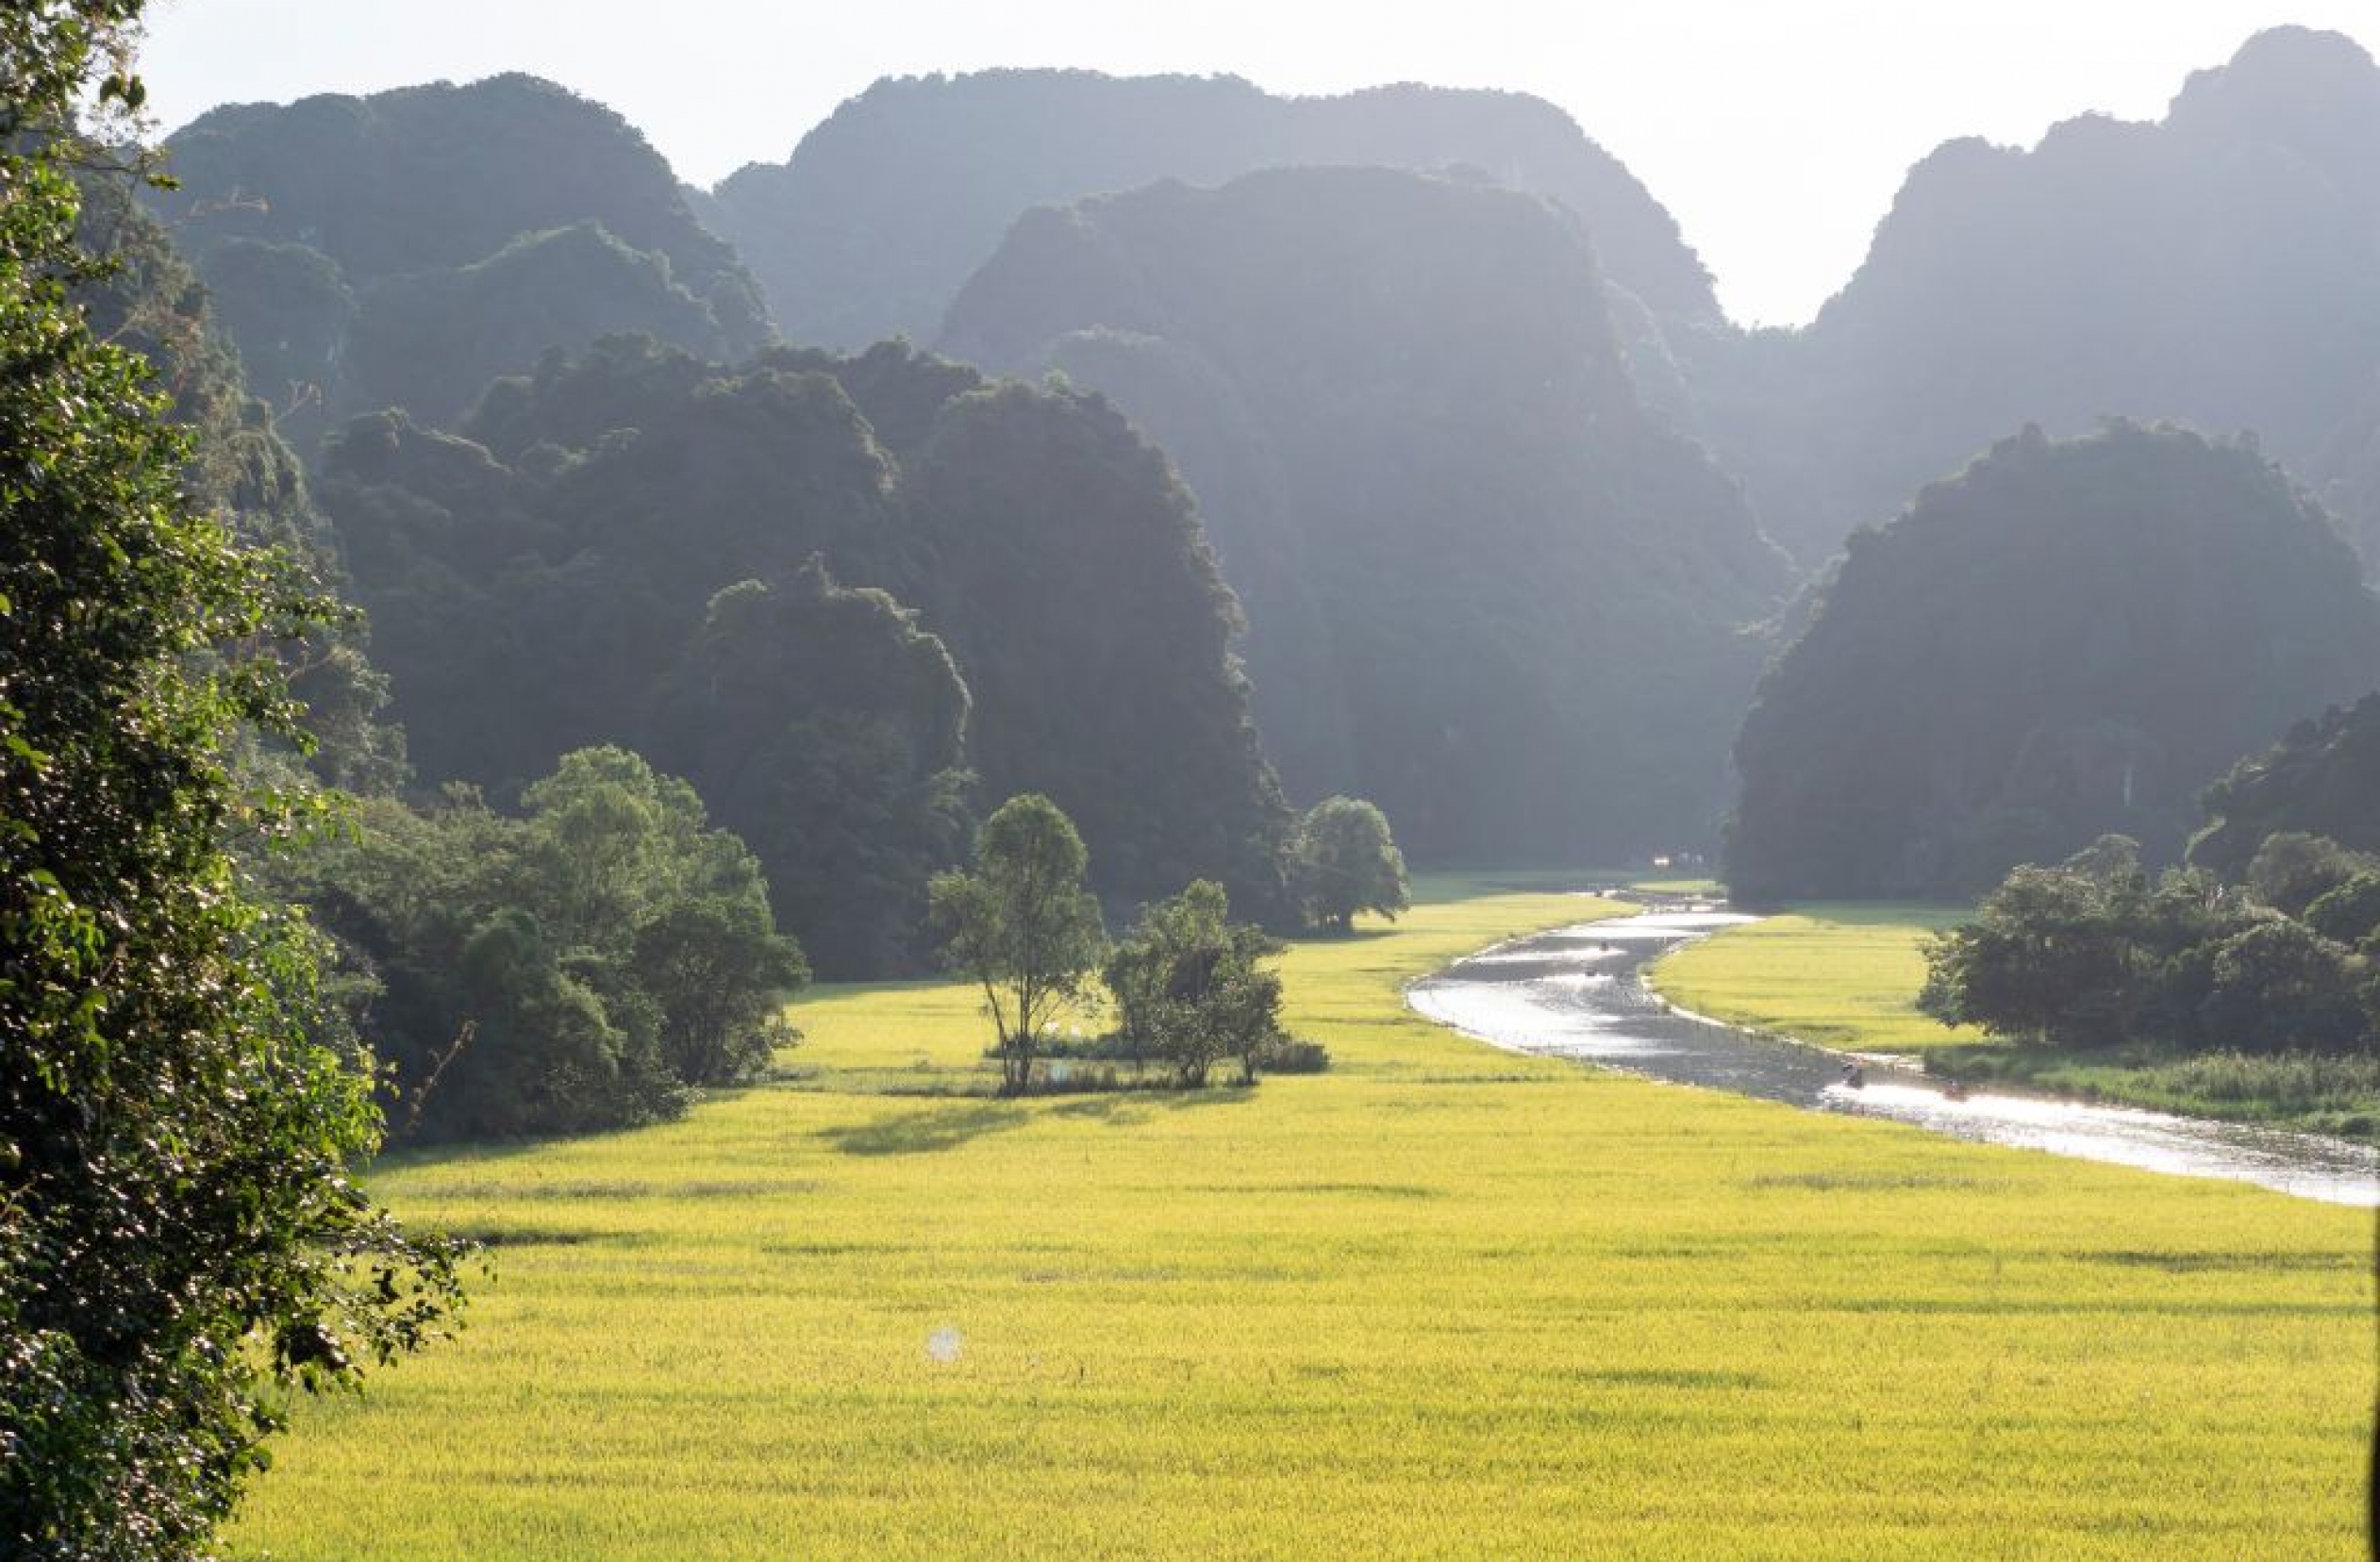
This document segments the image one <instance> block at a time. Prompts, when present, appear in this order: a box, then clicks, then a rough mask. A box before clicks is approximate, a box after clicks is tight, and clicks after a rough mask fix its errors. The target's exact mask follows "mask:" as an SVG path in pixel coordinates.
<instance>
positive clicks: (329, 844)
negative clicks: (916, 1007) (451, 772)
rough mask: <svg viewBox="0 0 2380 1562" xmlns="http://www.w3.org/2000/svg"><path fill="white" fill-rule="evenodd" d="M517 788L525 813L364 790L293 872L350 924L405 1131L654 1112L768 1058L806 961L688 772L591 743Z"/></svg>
mask: <svg viewBox="0 0 2380 1562" xmlns="http://www.w3.org/2000/svg"><path fill="white" fill-rule="evenodd" d="M522 801H523V806H524V808H523V813H522V814H521V815H520V816H517V817H516V816H510V815H505V814H499V813H496V812H494V811H492V810H491V809H489V808H488V807H487V806H485V805H484V804H482V803H481V802H480V800H479V799H478V798H477V797H476V796H475V795H474V794H472V793H470V792H468V791H462V792H458V793H452V794H450V795H449V796H447V797H446V798H445V799H444V800H442V802H441V805H440V806H434V807H431V808H427V809H414V808H410V807H408V806H405V805H404V804H402V803H399V802H397V801H395V800H393V799H389V798H378V799H373V800H370V801H367V802H365V803H363V804H361V805H359V806H358V809H357V820H356V825H357V827H356V828H355V829H353V830H352V831H350V832H347V833H345V834H342V835H341V836H340V837H337V838H334V839H330V840H328V841H325V843H323V844H322V845H320V846H318V847H317V848H316V849H314V850H313V851H311V852H309V853H308V854H307V855H306V856H303V857H302V858H301V859H300V861H299V862H298V863H297V864H296V866H295V868H294V870H293V872H292V873H291V878H290V880H289V882H288V884H287V886H286V888H287V889H288V890H289V892H290V893H291V894H292V895H293V896H295V897H297V898H299V899H302V900H303V901H304V902H305V903H307V904H308V906H311V907H312V908H313V910H314V912H315V914H316V916H317V917H318V918H319V919H320V921H321V922H322V925H323V926H324V927H325V929H326V930H327V931H328V932H330V933H331V934H332V935H333V936H334V938H335V939H337V940H338V942H339V946H340V948H341V953H342V955H343V960H342V967H343V969H344V970H345V972H347V973H348V975H349V977H350V982H349V987H350V989H351V990H352V992H353V996H354V998H355V999H356V1005H355V1006H356V1008H357V1011H358V1013H357V1023H358V1026H359V1028H361V1029H363V1030H365V1031H366V1032H367V1033H369V1034H371V1035H373V1036H374V1037H375V1038H376V1039H378V1040H379V1043H380V1047H381V1050H382V1052H383V1054H384V1055H385V1056H386V1057H387V1058H388V1060H389V1061H390V1063H391V1066H392V1068H393V1070H394V1075H395V1077H394V1095H395V1099H396V1102H397V1104H398V1112H399V1116H400V1127H401V1128H402V1129H403V1130H404V1132H406V1133H407V1134H408V1135H409V1136H411V1137H414V1138H508V1137H516V1136H521V1135H528V1134H557V1133H578V1132H585V1131H588V1130H591V1129H598V1128H610V1127H618V1126H621V1125H624V1124H628V1123H636V1122H651V1121H654V1120H657V1119H660V1118H665V1117H670V1116H674V1115H675V1114H676V1113H677V1112H679V1111H681V1110H682V1109H683V1108H684V1106H685V1105H686V1097H687V1091H688V1089H689V1088H691V1087H697V1086H705V1085H727V1084H733V1083H736V1082H738V1081H741V1080H743V1079H746V1078H749V1077H750V1076H751V1075H752V1074H753V1073H754V1072H756V1071H757V1070H758V1069H759V1068H761V1067H762V1066H763V1065H765V1064H766V1063H767V1061H768V1059H769V1055H770V1053H771V1050H772V1049H773V1047H774V1045H776V1044H777V1043H778V1042H779V1041H781V1040H783V1039H786V1038H785V1036H784V1033H783V1032H782V1029H781V1027H780V1026H779V1025H778V1023H777V1020H776V1015H777V1007H778V1005H779V1004H780V1003H781V1002H782V1000H783V999H784V998H786V997H787V996H789V995H791V993H792V992H793V991H794V990H795V989H799V988H800V987H801V986H802V985H803V984H804V983H805V982H806V981H807V977H808V970H807V964H806V962H805V961H804V959H803V957H802V953H801V950H800V949H799V947H798V946H797V945H796V944H795V943H794V942H793V941H792V940H791V939H786V938H783V937H781V936H780V935H779V934H778V933H777V931H776V922H775V919H774V916H773V914H772V911H771V908H770V905H769V895H768V889H767V887H766V885H765V883H764V882H763V880H762V878H761V874H760V869H759V864H758V863H757V861H756V860H755V859H754V857H753V856H752V854H751V853H750V852H748V851H747V850H746V849H745V848H744V846H743V843H742V842H741V841H740V840H738V839H736V838H735V837H734V836H733V835H731V834H729V833H727V832H726V831H724V830H719V829H715V828H713V827H712V826H711V824H710V821H709V818H708V815H707V812H706V810H705V809H704V807H703V804H702V800H701V799H700V798H698V797H697V796H696V795H695V793H694V790H693V789H692V788H691V787H689V786H688V785H687V784H686V783H684V782H683V781H679V780H676V779H674V778H672V777H669V776H665V775H661V774H657V773H655V771H654V770H653V768H652V767H651V766H650V765H648V764H646V763H645V761H644V760H643V759H641V757H639V756H636V755H634V754H630V753H628V752H626V751H624V750H622V749H617V748H595V749H584V750H580V751H578V752H576V753H573V754H570V755H566V756H563V758H562V760H561V762H560V764H559V766H558V768H557V769H556V770H555V772H554V773H552V774H550V775H547V776H544V777H542V778H541V779H539V780H538V781H537V782H535V783H534V784H533V785H531V786H530V787H529V788H528V789H527V790H526V792H525V794H524V797H523V800H522Z"/></svg>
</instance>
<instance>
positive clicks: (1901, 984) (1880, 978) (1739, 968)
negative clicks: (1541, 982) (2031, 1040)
mask: <svg viewBox="0 0 2380 1562" xmlns="http://www.w3.org/2000/svg"><path fill="white" fill-rule="evenodd" d="M1972 915H1973V911H1972V907H1968V906H1898V905H1874V906H1844V905H1820V906H1796V907H1794V908H1793V910H1792V911H1790V912H1789V913H1786V914H1783V915H1779V916H1774V917H1770V918H1768V919H1766V920H1765V921H1762V922H1753V923H1749V924H1747V925H1745V926H1742V927H1731V928H1729V929H1727V930H1726V931H1725V932H1723V933H1721V934H1719V935H1717V936H1715V937H1713V938H1708V939H1702V940H1700V941H1699V942H1695V943H1690V944H1688V945H1686V946H1685V947H1684V948H1682V949H1679V950H1678V951H1676V952H1675V953H1674V954H1672V955H1669V956H1667V957H1666V958H1664V959H1663V960H1661V962H1660V963H1659V964H1657V965H1656V966H1655V967H1654V968H1653V970H1652V971H1651V972H1649V973H1648V980H1649V981H1650V982H1651V984H1652V985H1653V987H1654V988H1655V989H1656V990H1657V991H1658V992H1659V993H1660V994H1661V996H1663V997H1664V998H1667V999H1669V1000H1670V1001H1671V1002H1672V1003H1674V1004H1676V1005H1679V1006H1681V1007H1683V1008H1689V1009H1692V1010H1693V1011H1694V1012H1695V1013H1697V1014H1706V1015H1709V1016H1710V1017H1711V1018H1713V1019H1715V1020H1725V1021H1728V1022H1732V1023H1735V1024H1739V1025H1745V1026H1748V1027H1750V1028H1752V1029H1754V1030H1762V1031H1770V1032H1773V1033H1775V1034H1778V1035H1782V1036H1791V1037H1797V1038H1799V1039H1802V1040H1804V1041H1808V1042H1811V1043H1813V1044H1815V1045H1818V1046H1822V1047H1836V1048H1839V1049H1841V1050H1843V1051H1845V1052H1863V1053H1904V1054H1922V1053H1925V1052H1929V1051H1931V1050H1933V1049H1934V1048H1937V1047H1951V1046H1962V1045H1963V1046H1972V1045H1974V1044H1976V1043H1978V1042H1983V1041H1988V1040H1989V1037H1987V1036H1985V1035H1984V1033H1983V1032H1982V1031H1980V1030H1977V1029H1975V1028H1974V1027H1972V1026H1970V1025H1961V1026H1956V1027H1954V1026H1949V1025H1944V1024H1943V1023H1941V1022H1939V1021H1938V1020H1934V1019H1932V1018H1930V1017H1928V1016H1926V1015H1924V1014H1922V1013H1920V1012H1919V1011H1918V1007H1917V991H1918V989H1919V988H1921V987H1922V986H1924V985H1925V955H1924V952H1923V950H1924V940H1925V937H1926V935H1927V934H1929V933H1936V932H1939V931H1941V930H1943V929H1945V928H1949V927H1955V926H1956V925H1957V924H1958V923H1959V922H1964V921H1966V920H1967V919H1968V918H1969V917H1971V916H1972Z"/></svg>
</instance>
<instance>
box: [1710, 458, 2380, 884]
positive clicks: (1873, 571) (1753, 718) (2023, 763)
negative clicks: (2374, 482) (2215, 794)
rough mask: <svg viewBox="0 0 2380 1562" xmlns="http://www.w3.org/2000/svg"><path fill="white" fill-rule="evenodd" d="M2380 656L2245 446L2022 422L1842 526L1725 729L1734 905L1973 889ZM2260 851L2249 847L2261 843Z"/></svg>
mask: <svg viewBox="0 0 2380 1562" xmlns="http://www.w3.org/2000/svg"><path fill="white" fill-rule="evenodd" d="M2375 668H2380V601H2375V599H2374V598H2373V596H2372V592H2371V590H2369V589H2368V588H2366V587H2365V586H2364V585H2363V584H2362V583H2361V581H2360V579H2359V578H2358V576H2357V572H2356V570H2355V563H2354V560H2353V559H2352V558H2351V557H2349V554H2348V550H2347V548H2346V545H2345V544H2344V543H2343V542H2342V541H2340V540H2339V538H2338V533H2337V532H2336V530H2335V529H2334V528H2333V527H2332V526H2331V524H2330V523H2329V522H2328V520H2327V519H2326V518H2325V517H2324V516H2322V513H2321V512H2320V511H2319V510H2317V509H2315V508H2314V507H2312V506H2311V505H2310V504H2309V503H2308V502H2307V501H2306V500H2305V497H2304V496H2303V494H2301V493H2300V492H2299V491H2298V490H2295V489H2294V488H2293V487H2292V486H2291V485H2290V484H2289V483H2288V480H2287V479H2286V478H2285V477H2284V476H2283V475H2282V474H2280V473H2279V472H2278V471H2276V470H2275V469H2274V468H2272V466H2271V465H2269V464H2267V463H2266V462H2265V461H2264V460H2262V459H2261V458H2260V457H2258V456H2257V455H2256V453H2255V451H2254V450H2253V449H2252V448H2248V447H2245V446H2240V445H2228V444H2216V443H2210V442H2208V441H2206V440H2201V439H2199V438H2198V437H2197V436H2195V435H2191V434H2188V433H2184V432H2180V431H2177V430H2171V429H2143V428H2138V427H2134V426H2132V425H2130V424H2113V425H2111V426H2110V427H2108V428H2107V429H2106V430H2105V431H2104V432H2102V433H2101V434H2099V435H2098V436H2096V437H2094V438H2091V439H2088V440H2076V441H2072V442H2054V441H2051V440H2047V439H2044V438H2043V437H2041V435H2040V433H2039V430H2035V429H2028V430H2027V431H2026V432H2025V433H2023V434H2022V435H2020V436H2018V437H2017V438H2014V439H2010V440H2004V441H2002V443H2000V444H1999V445H1997V446H1995V447H1994V448H1993V449H1992V450H1991V451H1990V453H1989V454H1988V455H1987V456H1985V457H1982V458H1981V459H1980V460H1978V461H1977V462H1976V463H1975V464H1974V465H1973V466H1972V467H1970V468H1968V470H1967V471H1966V472H1964V473H1962V474H1960V475H1958V476H1957V477H1956V478H1955V479H1952V480H1950V481H1948V482H1944V483H1939V484H1937V485H1935V486H1933V487H1931V488H1928V489H1927V490H1925V491H1924V492H1923V493H1922V494H1921V495H1919V497H1918V500H1917V502H1916V503H1915V504H1914V505H1913V506H1912V507H1910V508H1909V509H1908V511H1907V512H1906V514H1904V515H1903V516H1902V517H1901V518H1900V519H1899V520H1897V521H1895V522H1894V523H1892V524H1891V525H1890V526H1889V527H1886V528H1885V529H1884V530H1882V531H1879V532H1862V533H1860V534H1859V535H1858V536H1857V537H1856V538H1855V539H1854V540H1853V542H1852V545H1851V548H1850V551H1849V553H1848V554H1847V555H1846V556H1845V557H1844V558H1843V560H1842V562H1841V564H1840V565H1839V568H1838V570H1837V572H1836V573H1835V574H1834V576H1833V577H1832V578H1831V579H1830V580H1829V581H1828V582H1827V584H1826V586H1825V587H1824V589H1823V594H1822V598H1821V600H1820V603H1819V606H1818V608H1817V611H1816V613H1815V616H1814V617H1813V618H1812V619H1811V621H1810V623H1809V624H1808V626H1807V627H1806V629H1805V630H1804V631H1803V632H1802V634H1801V636H1800V638H1799V639H1797V640H1795V641H1794V642H1793V644H1792V646H1791V647H1790V648H1789V650H1788V651H1786V653H1785V654H1784V655H1783V656H1781V657H1780V658H1779V659H1778V661H1777V662H1776V663H1775V664H1774V665H1773V667H1772V668H1771V669H1770V671H1769V673H1768V674H1767V676H1766V677H1765V678H1764V679H1763V680H1762V682H1761V685H1760V689H1759V691H1758V696H1757V699H1756V703H1755V705H1754V706H1753V708H1752V710H1751V712H1750V714H1749V715H1747V716H1746V718H1745V719H1744V723H1743V730H1742V733H1741V735H1740V737H1739V739H1738V740H1737V744H1736V760H1737V768H1738V770H1739V773H1740V774H1741V776H1742V792H1741V798H1740V802H1739V806H1738V808H1737V811H1736V816H1735V820H1734V823H1733V825H1732V828H1731V832H1730V836H1729V841H1728V849H1727V856H1726V877H1727V881H1728V884H1729V886H1730V888H1731V889H1733V890H1734V891H1735V893H1736V894H1737V895H1739V897H1742V898H1745V899H1748V900H1752V901H1756V902H1757V901H1777V900H1785V899H1798V898H1809V897H1821V898H1843V899H1877V898H1889V897H1895V896H1900V897H1912V896H1915V897H1923V896H1931V897H1937V898H1964V897H1965V896H1967V895H1969V894H1972V893H1973V892H1975V891H1977V890H1980V889H1984V888H1986V887H1988V886H1989V885H1991V884H1995V883H1997V882H1998V881H1999V879H2000V878H2001V876H2002V875H2003V874H2004V873H2006V871H2007V870H2008V868H2009V867H2010V866H2011V865H2013V864H2015V863H2018V862H2027V861H2030V862H2042V861H2051V860H2055V859H2056V858H2058V857H2060V856H2064V855H2066V854H2068V853H2071V852H2072V851H2074V850H2076V849H2078V848H2079V847H2081V846H2082V845H2083V844H2084V843H2085V842H2088V841H2089V840H2090V839H2093V838H2095V837H2097V836H2100V835H2105V834H2108V833H2121V834H2123V835H2128V836H2131V837H2133V838H2135V839H2139V841H2141V842H2142V845H2143V850H2144V852H2145V853H2146V855H2147V856H2148V857H2149V858H2150V859H2151V860H2152V861H2154V862H2166V861H2172V860H2173V859H2174V858H2175V857H2176V856H2179V855H2180V852H2181V848H2182V844H2183V842H2184V840H2185V839H2187V838H2188V836H2189V831H2190V829H2191V827H2192V825H2193V824H2194V823H2195V820H2196V810H2195V799H2196V796H2197V793H2198V792H2199V791H2200V789H2203V788H2204V787H2205V786H2206V784H2207V783H2208V782H2209V781H2210V780H2211V779H2213V778H2214V777H2215V776H2217V775H2220V774H2221V773H2222V772H2223V770H2224V769H2225V768H2226V767H2227V766H2229V765H2230V764H2231V763H2232V761H2233V760H2234V759H2235V758H2236V756H2239V755H2240V754H2242V753H2246V752H2249V751H2252V750H2255V749H2256V748H2259V747H2261V746H2262V745H2263V744H2265V743H2268V742H2270V741H2271V740H2272V735H2273V734H2274V733H2276V732H2278V731H2280V730H2282V729H2283V728H2285V727H2286V726H2287V725H2288V722H2289V721H2290V720H2291V719H2292V717H2293V716H2294V715H2295V714H2296V713H2298V712H2301V711H2304V710H2307V709H2319V708H2321V707H2322V706H2323V704H2324V703H2325V702H2327V701H2332V700H2337V699H2339V698H2342V697H2347V696H2352V695H2354V694H2356V693H2360V692H2361V691H2363V690H2367V689H2369V688H2370V686H2371V681H2372V677H2373V674H2374V669H2375ZM2250 850H2253V848H2250Z"/></svg>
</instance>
